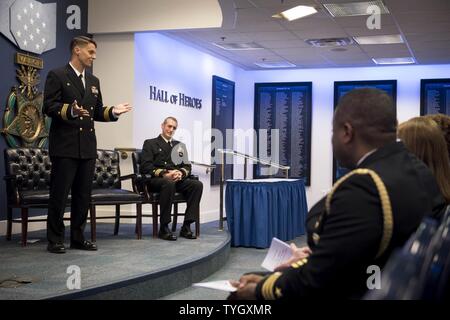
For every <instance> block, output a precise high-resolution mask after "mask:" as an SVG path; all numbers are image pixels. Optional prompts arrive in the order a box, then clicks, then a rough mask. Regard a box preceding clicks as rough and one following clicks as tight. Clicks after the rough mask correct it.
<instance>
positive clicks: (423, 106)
mask: <svg viewBox="0 0 450 320" xmlns="http://www.w3.org/2000/svg"><path fill="white" fill-rule="evenodd" d="M435 113H443V114H447V115H450V79H423V80H421V81H420V115H421V116H423V115H426V114H435Z"/></svg>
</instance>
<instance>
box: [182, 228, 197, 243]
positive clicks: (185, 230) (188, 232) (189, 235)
mask: <svg viewBox="0 0 450 320" xmlns="http://www.w3.org/2000/svg"><path fill="white" fill-rule="evenodd" d="M180 237H183V238H186V239H192V240H193V239H197V237H196V236H195V235H194V234H193V233H192V231H191V227H190V226H189V225H183V226H182V227H181V230H180Z"/></svg>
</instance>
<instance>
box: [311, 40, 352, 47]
mask: <svg viewBox="0 0 450 320" xmlns="http://www.w3.org/2000/svg"><path fill="white" fill-rule="evenodd" d="M305 42H306V43H307V44H309V45H310V46H313V47H319V48H333V47H344V46H349V45H351V44H353V43H354V42H353V40H352V39H350V38H327V39H307V40H305Z"/></svg>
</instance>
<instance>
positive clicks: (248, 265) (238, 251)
mask: <svg viewBox="0 0 450 320" xmlns="http://www.w3.org/2000/svg"><path fill="white" fill-rule="evenodd" d="M291 242H294V243H295V244H296V245H297V246H304V245H306V237H305V236H301V237H298V238H296V239H294V240H293V241H288V243H291ZM267 250H268V249H253V248H241V247H239V248H231V249H230V256H229V259H228V261H227V262H226V264H225V265H224V266H223V267H222V268H221V269H220V270H219V271H217V272H215V273H214V274H212V275H211V276H209V277H207V278H206V279H204V280H202V281H201V282H208V281H217V280H230V279H233V280H237V279H239V277H240V276H241V275H243V274H244V273H247V272H251V271H266V270H265V269H263V268H261V263H262V261H263V260H264V257H265V256H266V254H267ZM227 296H228V293H227V292H224V291H219V290H213V289H206V288H199V287H189V288H186V289H184V290H181V291H178V292H176V293H173V294H171V295H168V296H165V297H163V298H161V299H162V300H224V299H226V298H227Z"/></svg>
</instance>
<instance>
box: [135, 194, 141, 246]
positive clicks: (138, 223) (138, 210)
mask: <svg viewBox="0 0 450 320" xmlns="http://www.w3.org/2000/svg"><path fill="white" fill-rule="evenodd" d="M136 229H137V238H138V240H141V239H142V204H141V203H137V204H136Z"/></svg>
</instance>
